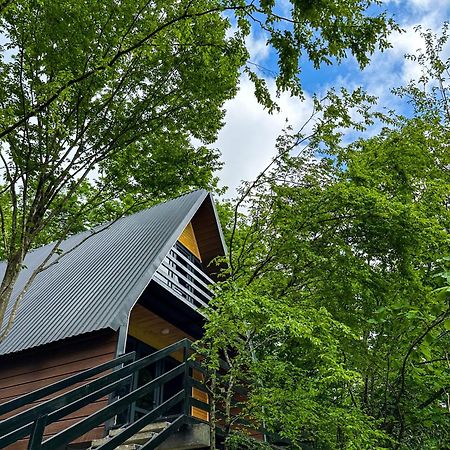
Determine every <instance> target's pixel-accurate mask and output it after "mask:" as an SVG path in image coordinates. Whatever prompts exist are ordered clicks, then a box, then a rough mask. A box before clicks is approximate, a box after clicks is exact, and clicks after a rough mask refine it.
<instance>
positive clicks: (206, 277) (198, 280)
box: [163, 253, 214, 291]
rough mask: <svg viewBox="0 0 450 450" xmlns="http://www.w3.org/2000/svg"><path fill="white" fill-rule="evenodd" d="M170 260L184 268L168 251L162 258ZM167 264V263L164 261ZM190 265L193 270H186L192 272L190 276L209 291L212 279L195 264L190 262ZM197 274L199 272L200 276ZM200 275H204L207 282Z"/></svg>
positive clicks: (212, 282)
mask: <svg viewBox="0 0 450 450" xmlns="http://www.w3.org/2000/svg"><path fill="white" fill-rule="evenodd" d="M167 260H169V261H172V262H173V263H174V264H176V265H177V266H179V267H183V268H185V269H186V266H184V265H183V263H181V262H180V261H179V260H177V259H176V258H174V257H173V256H171V255H170V253H169V254H168V255H167V256H166V257H165V258H164V260H163V262H164V261H167ZM166 264H167V263H166ZM190 267H193V268H194V270H195V272H194V273H192V271H190V270H188V272H189V274H192V278H194V279H195V280H196V281H197V282H198V283H200V284H201V285H202V286H203V287H204V288H205V289H207V290H208V291H210V288H209V285H211V284H214V281H213V280H211V279H210V278H209V277H208V276H207V275H206V274H205V273H204V272H202V271H201V270H200V269H198V268H197V267H196V266H195V265H193V264H192V263H191V265H190ZM197 274H201V275H200V276H198V275H197ZM201 276H204V277H205V279H206V280H207V282H205V281H203V280H202V279H201Z"/></svg>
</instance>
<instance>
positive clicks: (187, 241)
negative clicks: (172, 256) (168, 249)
mask: <svg viewBox="0 0 450 450" xmlns="http://www.w3.org/2000/svg"><path fill="white" fill-rule="evenodd" d="M178 240H179V241H180V242H181V243H182V244H183V245H184V246H185V247H186V248H187V249H188V250H190V251H191V253H192V254H193V255H195V256H196V257H197V258H198V259H199V260H200V261H201V260H202V258H201V256H200V251H199V249H198V245H197V240H196V239H195V234H194V229H193V228H192V224H191V222H189V223H188V224H187V226H186V228H185V229H184V230H183V232H182V233H181V236H180V237H179V238H178Z"/></svg>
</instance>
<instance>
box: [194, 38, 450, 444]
mask: <svg viewBox="0 0 450 450" xmlns="http://www.w3.org/2000/svg"><path fill="white" fill-rule="evenodd" d="M445 32H446V30H444V33H445ZM445 36H446V34H444V38H441V39H437V40H436V39H435V38H434V37H433V35H432V34H431V33H428V32H426V33H425V34H424V37H425V39H426V42H427V45H428V48H427V53H426V54H424V55H422V56H421V57H419V60H420V61H421V63H422V64H423V67H424V77H423V78H422V81H423V80H424V79H425V80H426V81H427V82H428V83H429V86H427V89H425V90H422V89H419V88H418V84H416V83H411V84H410V85H408V86H406V87H405V88H402V89H399V90H398V93H399V94H401V95H405V96H406V95H407V96H408V98H409V99H410V100H411V101H412V106H413V110H414V111H415V114H414V115H413V117H409V118H405V117H401V116H392V117H387V118H386V120H387V121H388V124H389V126H388V127H385V128H383V129H382V130H381V132H380V133H378V134H377V135H376V136H374V137H371V138H365V139H360V140H357V141H355V142H353V143H351V144H349V145H344V144H342V142H339V139H338V138H337V136H336V135H335V134H333V133H331V134H330V131H332V130H334V129H335V128H334V127H331V128H330V127H328V124H326V123H325V119H323V120H324V122H323V125H325V126H323V127H321V128H320V127H319V128H318V129H317V134H316V136H315V137H314V139H311V140H309V141H308V143H307V145H306V147H305V148H303V150H299V149H298V147H293V146H292V144H293V143H294V144H296V143H297V142H298V140H299V138H301V137H302V136H289V135H288V136H286V137H285V138H284V139H281V140H280V141H279V155H278V157H277V158H276V160H275V162H274V164H273V167H272V168H271V169H270V170H267V171H266V172H265V173H263V174H262V175H261V176H260V177H258V179H257V180H255V182H253V183H251V184H250V185H245V186H243V188H242V194H243V197H242V198H241V199H240V200H239V202H238V205H239V204H242V205H245V207H246V208H245V209H244V211H242V212H240V213H238V214H237V215H236V214H235V213H234V211H233V207H232V206H233V205H231V207H230V205H229V206H224V207H223V208H222V215H223V218H224V221H225V223H228V231H227V236H228V242H229V244H230V271H229V279H228V280H227V281H225V282H224V283H223V284H222V285H221V286H219V287H218V289H217V297H216V298H215V299H214V300H213V308H209V309H208V310H207V311H206V312H205V314H206V315H207V316H208V323H207V325H206V333H205V337H204V338H203V340H202V342H201V344H200V346H199V352H200V353H202V354H203V355H204V357H205V358H206V359H205V361H206V364H207V365H209V367H210V369H211V371H212V372H211V373H212V374H214V369H217V368H218V361H219V358H225V359H226V361H227V362H228V364H229V366H230V367H231V368H232V371H231V374H230V375H228V377H226V378H225V380H224V384H221V382H220V378H217V379H214V381H215V383H216V385H215V390H216V397H217V399H218V403H219V404H220V402H224V398H225V399H227V398H228V400H229V401H230V402H231V403H232V398H233V397H232V395H231V391H230V389H229V388H227V386H228V387H229V385H230V383H232V384H233V385H234V386H235V387H241V388H243V387H245V388H246V389H247V390H248V395H249V399H248V400H247V401H246V402H245V404H244V405H241V406H242V407H243V409H242V411H241V416H242V417H240V419H242V418H244V419H247V420H248V419H250V423H252V426H255V424H258V425H261V426H264V427H265V428H266V429H267V430H269V432H272V433H279V434H281V436H283V437H285V438H288V439H289V440H290V442H291V444H292V445H293V446H294V447H295V448H302V447H303V446H304V448H319V449H336V448H340V449H384V448H395V449H438V448H439V449H440V448H446V447H447V446H448V442H450V435H449V428H448V424H449V414H450V400H449V399H450V397H449V394H450V384H449V381H450V358H449V354H448V348H449V344H450V278H449V263H448V258H447V256H448V255H449V252H450V237H449V228H450V209H449V199H450V154H449V152H448V138H449V126H448V125H449V116H448V114H447V102H446V100H445V99H446V96H447V89H448V87H447V79H446V74H447V72H446V70H447V69H448V64H449V63H448V62H445V61H442V60H440V56H439V46H441V47H442V43H443V41H444V40H445ZM431 50H435V51H434V52H432V51H431ZM439 81H440V82H439ZM340 110H341V108H338V111H340ZM333 111H336V109H335V108H333ZM328 112H330V111H328ZM336 114H337V116H336V117H339V116H340V113H336ZM327 116H328V115H327V114H323V117H325V118H326V117H327ZM293 148H296V149H297V151H293ZM230 377H231V378H230ZM227 395H228V397H227ZM233 406H236V404H234V405H233ZM233 406H232V407H233ZM232 407H231V409H230V410H232ZM227 419H228V422H227V421H226V420H227ZM222 420H225V421H226V423H228V425H229V426H230V430H232V429H233V427H232V426H231V425H232V424H235V423H236V421H238V420H239V418H237V417H233V415H230V416H229V417H228V418H225V419H224V418H222ZM235 429H236V428H235ZM233 439H234V437H233V435H232V434H231V435H230V437H229V443H230V447H232V443H233V442H234V441H233ZM236 448H240V447H239V446H238V447H236Z"/></svg>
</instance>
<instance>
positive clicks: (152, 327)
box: [128, 304, 208, 420]
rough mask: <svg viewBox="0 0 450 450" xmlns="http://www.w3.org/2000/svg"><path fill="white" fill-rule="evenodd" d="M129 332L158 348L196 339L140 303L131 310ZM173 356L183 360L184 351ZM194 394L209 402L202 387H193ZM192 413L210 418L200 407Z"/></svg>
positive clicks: (204, 418)
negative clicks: (182, 340)
mask: <svg viewBox="0 0 450 450" xmlns="http://www.w3.org/2000/svg"><path fill="white" fill-rule="evenodd" d="M162 330H164V331H166V330H168V331H169V332H168V333H167V334H163V333H161V331H162ZM128 334H129V335H130V336H132V337H134V338H136V339H139V340H140V341H142V342H144V343H145V344H147V345H149V346H150V347H153V348H156V349H161V348H164V347H167V346H168V345H170V344H173V343H175V342H178V341H180V340H181V339H184V338H188V339H190V340H192V341H193V340H194V339H193V338H192V336H189V335H188V334H187V333H185V332H183V331H181V330H180V329H179V328H177V327H175V326H174V325H172V324H171V323H170V322H167V321H166V320H164V319H163V318H161V317H159V316H158V315H156V314H155V313H153V312H152V311H150V310H148V309H147V308H145V307H144V306H142V305H139V304H136V305H135V306H134V307H133V309H132V310H131V316H130V324H129V327H128ZM172 356H173V357H174V358H175V359H177V360H178V361H181V360H182V359H183V351H182V350H180V351H178V352H176V353H174V354H173V355H172ZM196 372H197V371H194V378H196V379H200V377H201V374H200V373H198V372H197V373H196ZM192 396H193V397H194V398H195V399H197V400H201V401H202V402H205V403H208V395H207V394H206V393H204V392H202V391H200V389H196V388H192ZM192 415H193V416H194V417H197V418H199V419H202V420H208V413H207V412H206V411H203V410H201V409H199V408H195V407H193V408H192Z"/></svg>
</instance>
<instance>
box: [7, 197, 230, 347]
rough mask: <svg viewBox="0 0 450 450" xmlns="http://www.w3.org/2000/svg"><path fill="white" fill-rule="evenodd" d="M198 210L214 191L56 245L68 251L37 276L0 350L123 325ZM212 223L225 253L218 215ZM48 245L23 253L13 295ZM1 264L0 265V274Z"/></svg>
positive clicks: (210, 203)
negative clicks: (23, 260) (24, 254)
mask: <svg viewBox="0 0 450 450" xmlns="http://www.w3.org/2000/svg"><path fill="white" fill-rule="evenodd" d="M200 207H203V209H204V208H205V207H208V208H209V210H212V211H214V213H215V208H214V203H213V200H212V196H211V195H210V194H209V193H208V192H207V191H205V190H198V191H194V192H191V193H189V194H186V195H183V196H181V197H178V198H176V199H174V200H170V201H167V202H165V203H161V204H159V205H156V206H154V207H152V208H150V209H146V210H143V211H140V212H138V213H136V214H133V215H130V216H127V217H123V218H121V219H119V220H117V221H115V222H113V223H111V224H110V225H109V226H105V225H103V226H99V227H97V228H96V229H95V230H96V231H99V230H101V231H99V232H98V233H92V232H84V233H81V234H77V235H74V236H71V237H69V238H68V239H67V240H65V241H64V243H63V244H62V245H61V248H62V249H63V250H64V251H68V250H71V249H73V250H71V251H70V252H68V253H67V254H66V255H64V256H63V257H62V258H61V259H60V260H59V262H58V263H57V264H54V265H53V266H51V267H49V268H48V269H47V270H45V271H43V272H41V273H40V274H39V275H38V276H37V277H36V279H35V280H34V282H33V284H32V286H31V288H30V290H29V291H28V292H27V294H26V295H25V297H24V299H23V300H22V302H21V304H20V307H19V310H18V313H17V317H16V319H15V322H14V325H13V328H12V330H11V331H10V333H9V334H8V335H7V337H6V339H5V340H4V341H3V342H1V343H0V355H2V354H3V355H4V354H8V353H13V352H18V351H21V350H25V349H29V348H33V347H37V346H40V345H44V344H47V343H50V342H54V341H58V340H61V339H65V338H68V337H72V336H77V335H80V334H84V333H88V332H92V331H96V330H101V329H106V328H110V329H113V330H117V329H118V328H119V327H120V326H121V325H125V324H126V323H127V320H128V314H129V312H130V310H131V308H132V306H133V305H134V304H135V303H136V301H137V300H138V298H139V296H140V295H141V293H142V292H143V290H144V289H145V288H146V287H147V285H148V284H149V283H150V281H151V279H152V277H153V275H154V273H155V271H156V269H157V268H158V267H159V265H160V264H161V262H162V260H163V258H164V257H165V255H166V254H167V253H168V252H169V250H170V249H171V247H172V246H173V245H174V244H175V242H176V240H177V239H178V237H179V236H180V234H181V233H182V231H183V229H184V228H185V227H186V225H187V224H188V223H189V222H190V221H191V219H192V218H193V217H194V215H195V213H196V212H197V211H198V210H199V209H200ZM211 208H212V209H211ZM214 220H215V221H216V223H217V233H218V234H217V236H218V241H219V242H220V246H222V250H223V251H224V250H225V249H224V244H223V238H222V234H221V231H220V225H219V224H218V222H217V217H215V219H214ZM88 236H89V237H88ZM51 247H52V246H51V244H50V245H47V246H45V247H41V248H39V249H37V250H34V251H32V252H30V253H29V254H28V255H27V257H26V259H25V266H26V269H23V270H22V273H21V275H20V278H19V280H18V282H17V284H16V287H15V292H14V294H13V298H14V297H15V296H16V295H17V293H18V292H19V291H20V290H21V289H22V287H23V285H24V283H25V280H26V279H28V277H29V275H30V273H31V272H32V271H33V270H34V268H36V267H37V266H38V265H39V264H40V262H41V261H42V260H43V259H44V258H45V256H46V255H48V253H49V251H50V249H51ZM4 269H5V263H1V265H0V276H1V275H2V274H3V272H4Z"/></svg>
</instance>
